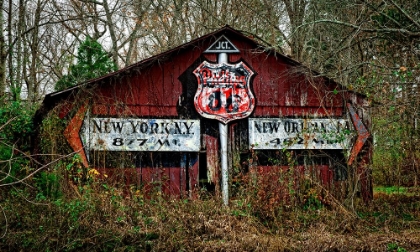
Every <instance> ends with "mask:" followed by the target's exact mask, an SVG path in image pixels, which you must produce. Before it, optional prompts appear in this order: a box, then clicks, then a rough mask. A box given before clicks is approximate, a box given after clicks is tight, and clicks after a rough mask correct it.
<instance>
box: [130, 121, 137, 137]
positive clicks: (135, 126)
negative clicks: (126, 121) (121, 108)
mask: <svg viewBox="0 0 420 252" xmlns="http://www.w3.org/2000/svg"><path fill="white" fill-rule="evenodd" d="M130 124H131V127H132V128H133V134H135V133H137V130H136V128H137V126H139V123H136V124H135V125H134V122H133V121H130Z"/></svg>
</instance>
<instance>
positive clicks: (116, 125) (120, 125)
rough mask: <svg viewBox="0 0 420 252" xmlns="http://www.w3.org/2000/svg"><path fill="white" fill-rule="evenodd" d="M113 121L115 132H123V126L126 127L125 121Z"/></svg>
mask: <svg viewBox="0 0 420 252" xmlns="http://www.w3.org/2000/svg"><path fill="white" fill-rule="evenodd" d="M111 123H112V128H113V129H114V132H117V131H118V133H121V131H122V129H123V127H124V123H123V122H111Z"/></svg>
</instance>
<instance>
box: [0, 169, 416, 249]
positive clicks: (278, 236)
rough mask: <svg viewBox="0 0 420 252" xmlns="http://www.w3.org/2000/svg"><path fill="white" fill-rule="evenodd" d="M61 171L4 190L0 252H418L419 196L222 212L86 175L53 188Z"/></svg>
mask: <svg viewBox="0 0 420 252" xmlns="http://www.w3.org/2000/svg"><path fill="white" fill-rule="evenodd" d="M60 169H62V170H68V169H67V168H66V167H65V166H64V163H61V164H57V166H56V169H55V170H54V171H51V172H45V173H42V174H41V175H40V176H38V178H37V179H33V180H32V181H30V182H29V181H28V183H30V184H31V185H33V186H34V187H28V186H24V185H20V186H15V187H12V188H8V190H4V188H3V190H2V191H1V197H2V200H1V208H2V215H1V216H2V217H1V222H2V225H1V236H0V237H1V238H0V249H1V250H3V251H4V250H7V251H12V250H14V251H19V250H25V251H40V250H44V251H114V250H117V251H196V250H199V251H215V250H217V251H219V250H224V251H279V250H280V251H282V250H286V251H309V250H312V251H331V250H339V251H348V250H351V251H361V250H364V251H397V250H396V249H400V250H398V251H403V250H401V249H405V250H407V251H410V250H412V249H414V248H417V247H418V246H419V245H420V236H419V232H420V231H419V230H420V225H419V222H418V219H419V218H420V203H419V202H420V192H419V191H418V190H417V191H413V194H412V195H410V196H407V195H405V194H397V195H396V194H385V193H384V194H378V195H377V197H375V200H374V202H373V203H372V204H370V205H369V206H364V205H363V204H360V205H359V204H358V205H357V207H356V208H355V209H354V211H353V210H349V208H347V207H346V206H344V205H341V204H327V203H326V201H320V200H316V199H317V198H318V197H319V196H320V195H318V193H319V191H317V190H316V189H315V188H314V189H312V192H308V194H307V195H306V196H307V200H306V201H304V202H305V203H304V204H301V205H298V206H294V207H288V206H285V205H279V204H275V205H273V204H271V202H270V200H267V199H266V198H264V197H263V196H262V195H259V194H258V192H255V193H254V194H250V191H246V193H245V194H243V195H242V197H240V198H237V199H234V200H232V201H231V203H230V206H229V207H225V206H223V204H222V202H221V200H220V199H218V198H215V197H214V196H211V195H209V194H208V192H205V191H202V192H201V193H200V198H199V199H196V200H189V199H168V198H166V197H163V196H162V195H160V194H159V193H157V194H153V195H149V196H147V197H146V196H145V195H143V194H142V193H141V192H140V191H138V190H131V189H130V188H127V187H124V186H121V185H119V186H116V185H110V184H107V183H105V181H103V180H101V179H99V178H98V176H97V175H95V174H96V173H95V172H89V171H88V172H87V173H88V174H91V176H90V177H88V179H87V180H86V182H85V183H79V182H77V181H75V180H66V179H64V178H60V183H58V180H57V179H58V178H59V177H60V175H58V174H59V173H58V172H57V171H58V170H60ZM67 175H69V174H67ZM35 188H36V189H35ZM242 190H255V188H253V187H245V188H243V189H242ZM244 192H245V191H244Z"/></svg>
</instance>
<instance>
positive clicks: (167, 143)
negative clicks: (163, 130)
mask: <svg viewBox="0 0 420 252" xmlns="http://www.w3.org/2000/svg"><path fill="white" fill-rule="evenodd" d="M158 144H160V146H163V145H166V146H169V141H168V139H165V141H163V142H162V140H160V139H159V140H158Z"/></svg>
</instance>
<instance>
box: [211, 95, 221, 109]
mask: <svg viewBox="0 0 420 252" xmlns="http://www.w3.org/2000/svg"><path fill="white" fill-rule="evenodd" d="M208 106H209V108H210V109H211V110H213V111H218V110H219V109H220V108H221V107H222V100H221V99H220V91H215V92H213V93H212V94H211V95H210V96H209V104H208Z"/></svg>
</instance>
